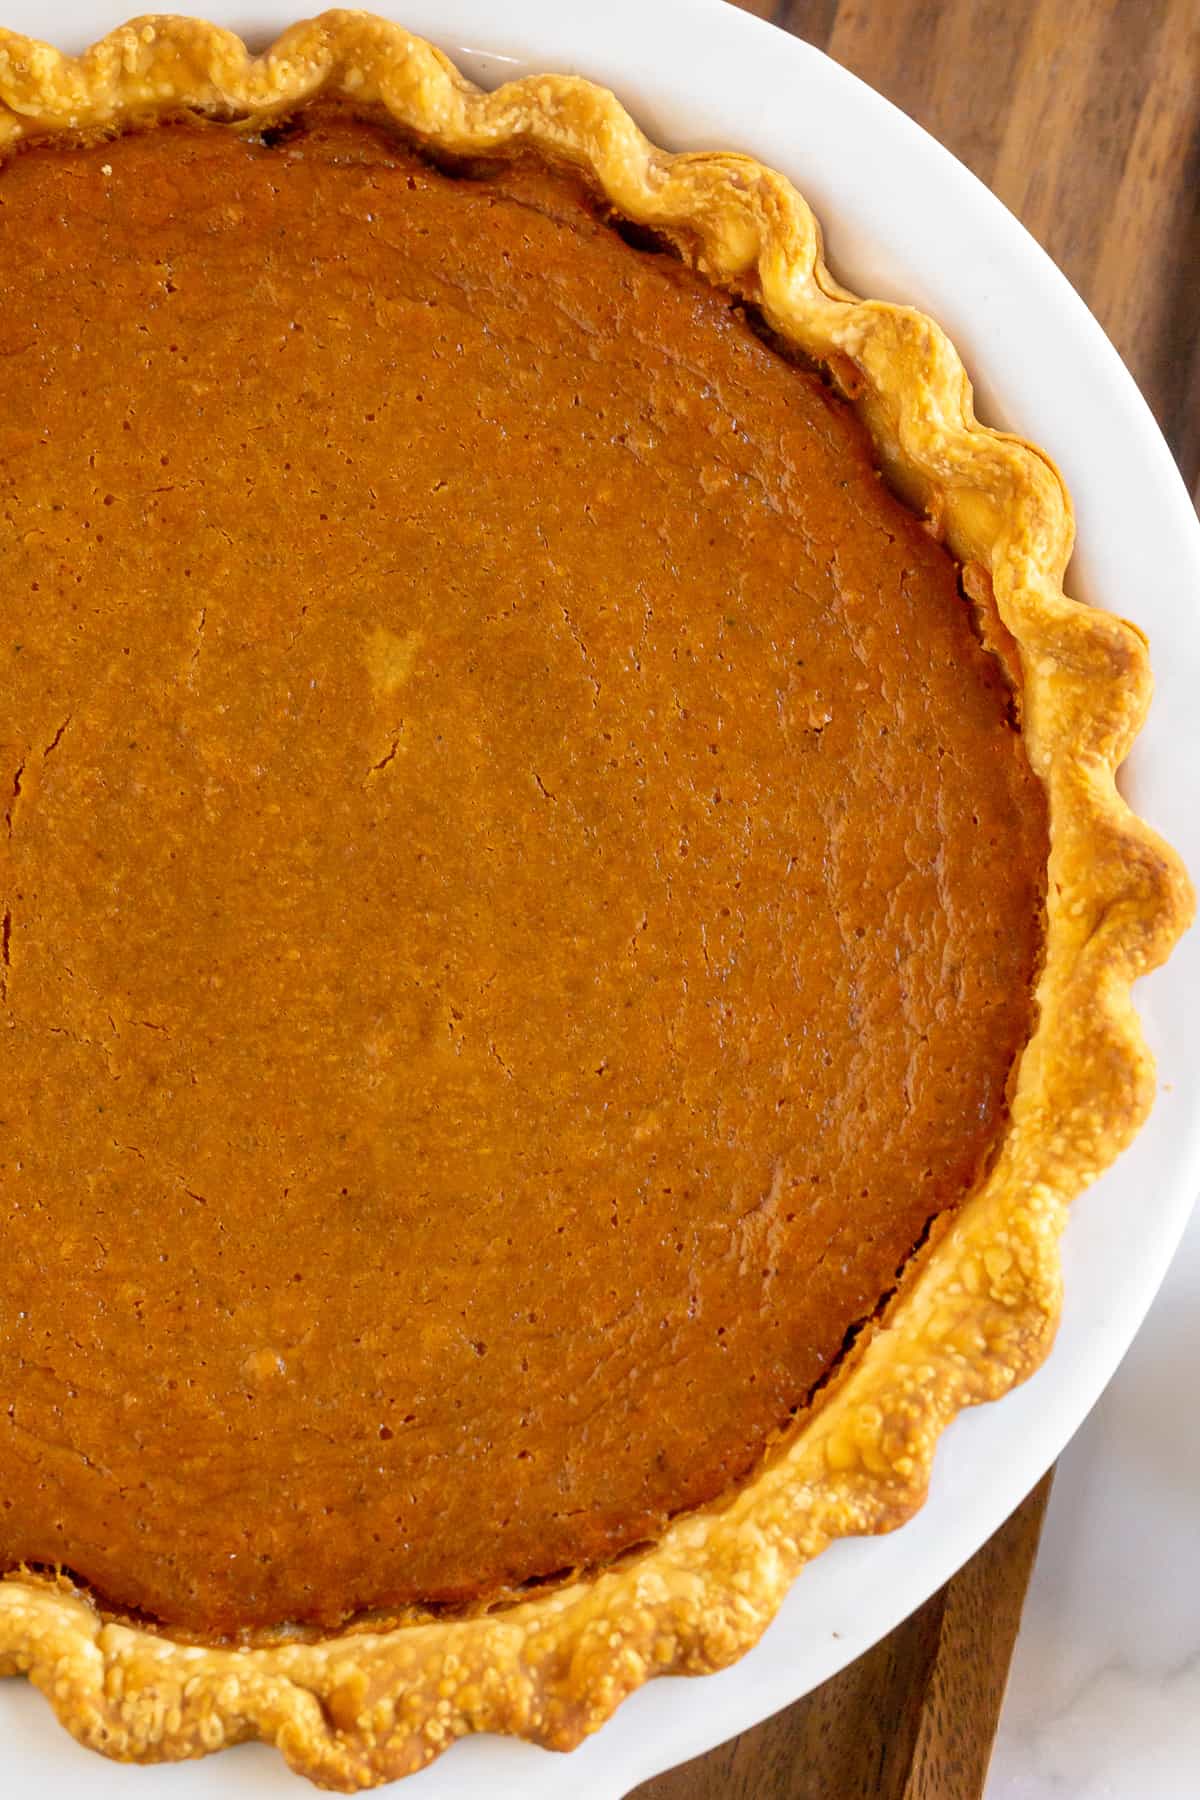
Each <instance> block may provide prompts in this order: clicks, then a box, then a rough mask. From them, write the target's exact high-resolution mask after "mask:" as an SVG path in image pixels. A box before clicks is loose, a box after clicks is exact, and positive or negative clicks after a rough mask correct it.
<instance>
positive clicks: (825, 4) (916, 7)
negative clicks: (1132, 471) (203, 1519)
mask: <svg viewBox="0 0 1200 1800" xmlns="http://www.w3.org/2000/svg"><path fill="white" fill-rule="evenodd" d="M735 3H737V4H741V5H743V6H744V7H745V9H746V10H747V11H749V12H754V13H757V14H758V16H759V17H760V18H766V19H770V20H772V21H773V22H774V23H775V24H776V25H777V26H780V27H782V28H783V29H784V30H787V31H792V32H795V33H796V35H797V36H799V37H802V38H806V39H807V40H808V41H809V42H810V43H813V44H816V45H817V46H818V48H820V49H822V50H825V51H827V52H828V53H829V54H830V55H831V56H832V57H834V58H835V59H836V60H837V61H838V62H840V63H844V64H845V66H846V67H847V68H848V69H851V70H853V71H854V73H855V74H856V75H861V76H862V77H863V79H864V80H865V81H868V82H869V83H870V84H871V86H872V87H874V88H877V89H878V90H879V92H880V93H883V94H886V95H887V96H888V98H889V99H890V100H894V101H895V102H896V104H897V105H898V106H901V107H903V109H904V110H905V112H907V113H910V114H911V115H912V117H913V118H915V119H916V120H918V122H919V123H920V124H922V125H924V126H925V127H926V129H927V130H929V131H931V132H932V133H933V135H934V136H935V137H937V138H940V139H941V141H942V143H944V144H946V145H947V146H948V147H949V148H950V149H951V150H953V151H954V153H955V155H956V156H958V157H960V158H961V159H962V161H963V162H965V163H966V164H967V165H968V167H969V168H971V169H973V170H974V171H975V173H976V174H977V175H979V176H981V177H982V178H983V180H984V181H986V182H987V183H988V185H989V186H990V187H991V188H993V189H994V191H995V192H996V193H997V194H998V195H999V196H1000V198H1001V199H1002V200H1003V201H1004V202H1005V203H1006V205H1008V206H1009V207H1011V208H1012V210H1013V212H1015V213H1016V214H1017V216H1018V217H1019V218H1020V219H1022V220H1023V221H1024V223H1025V224H1026V225H1027V226H1028V227H1029V229H1030V230H1031V231H1032V232H1033V234H1034V236H1035V237H1036V238H1038V239H1039V240H1040V242H1041V243H1042V244H1044V245H1045V247H1046V249H1047V250H1049V252H1050V254H1051V256H1053V257H1054V259H1055V261H1056V262H1057V263H1058V264H1059V266H1060V267H1061V268H1062V269H1063V270H1064V271H1065V272H1066V274H1067V275H1068V276H1069V277H1070V279H1071V281H1072V282H1073V283H1074V284H1075V286H1076V287H1077V288H1078V290H1079V292H1080V293H1081V294H1082V295H1083V297H1084V299H1085V300H1086V301H1087V302H1088V304H1089V306H1090V307H1091V308H1092V311H1093V312H1094V313H1095V314H1096V316H1097V317H1098V318H1099V320H1100V322H1101V324H1102V325H1103V326H1104V327H1105V329H1106V331H1107V332H1108V334H1109V336H1110V337H1111V338H1112V339H1113V341H1114V343H1115V344H1116V346H1117V348H1118V350H1119V351H1120V352H1121V354H1122V356H1123V357H1124V358H1125V361H1126V362H1127V363H1128V365H1129V367H1130V368H1131V369H1132V371H1133V373H1134V375H1135V377H1136V378H1137V380H1138V382H1139V384H1140V385H1141V388H1142V391H1143V393H1144V394H1145V395H1146V398H1147V399H1148V400H1149V402H1150V405H1151V406H1152V407H1153V409H1154V411H1155V413H1156V414H1157V417H1158V420H1159V423H1160V424H1161V426H1162V428H1163V431H1164V432H1165V433H1166V436H1167V440H1168V442H1169V443H1170V444H1171V447H1172V449H1173V450H1174V451H1175V454H1176V456H1177V457H1178V458H1179V462H1180V466H1181V468H1182V470H1183V474H1184V479H1185V480H1186V481H1187V483H1188V486H1189V488H1190V489H1191V492H1192V494H1193V496H1194V498H1195V499H1196V502H1197V504H1198V505H1200V0H783V3H782V4H774V0H735ZM1131 605H1132V602H1131ZM1050 1479H1051V1478H1050V1477H1049V1476H1047V1477H1046V1479H1045V1480H1044V1481H1043V1482H1042V1483H1041V1484H1040V1485H1039V1486H1038V1487H1037V1488H1036V1489H1035V1490H1034V1492H1033V1493H1032V1494H1031V1495H1030V1496H1029V1498H1028V1499H1027V1500H1026V1501H1025V1503H1024V1505H1023V1506H1021V1507H1020V1508H1018V1510H1017V1512H1016V1513H1014V1515H1013V1517H1012V1518H1011V1519H1010V1520H1009V1521H1008V1523H1007V1524H1006V1525H1004V1526H1003V1527H1002V1528H1001V1530H1000V1531H998V1532H997V1534H996V1536H995V1537H994V1538H993V1539H992V1540H991V1542H990V1543H989V1544H987V1545H985V1546H984V1548H983V1549H982V1550H981V1551H980V1552H979V1554H978V1555H977V1556H976V1557H975V1558H974V1559H973V1560H972V1561H971V1562H969V1563H968V1564H967V1566H966V1568H964V1569H963V1570H961V1571H960V1573H959V1574H958V1575H957V1576H956V1577H955V1578H954V1580H953V1581H951V1582H950V1583H949V1585H948V1586H947V1587H945V1588H943V1590H942V1591H941V1593H940V1594H936V1595H934V1597H933V1598H932V1599H931V1600H930V1601H928V1602H927V1603H926V1605H925V1606H923V1607H921V1609H920V1610H919V1611H918V1612H916V1613H914V1614H913V1616H912V1618H910V1619H908V1620H907V1621H906V1622H905V1623H904V1624H903V1625H901V1626H899V1627H898V1628H897V1630H895V1631H894V1632H893V1633H892V1634H891V1636H890V1637H888V1638H885V1639H884V1641H883V1642H882V1643H881V1644H878V1645H876V1647H875V1648H874V1649H873V1650H871V1651H869V1652H868V1653H867V1654H866V1655H865V1656H863V1657H860V1659H859V1660H858V1661H857V1662H856V1663H853V1664H852V1665H851V1666H850V1667H849V1668H848V1669H846V1670H844V1671H843V1673H842V1674H841V1675H838V1676H835V1677H834V1679H833V1680H832V1681H828V1682H826V1683H825V1685H824V1686H823V1687H821V1688H818V1689H817V1690H816V1692H815V1693H812V1694H810V1695H808V1696H807V1698H806V1699H804V1700H801V1701H799V1702H797V1704H796V1705H795V1706H792V1707H790V1708H789V1709H788V1710H787V1711H786V1712H783V1713H780V1714H778V1715H777V1716H776V1717H775V1718H774V1719H770V1720H768V1721H767V1723H766V1724H765V1725H760V1726H758V1727H757V1728H756V1729H755V1730H753V1731H748V1732H745V1733H744V1734H743V1735H742V1736H741V1737H740V1738H735V1739H734V1740H733V1741H732V1742H731V1743H729V1744H725V1745H722V1746H721V1748H720V1749H718V1750H714V1751H712V1752H711V1753H710V1754H709V1755H708V1756H704V1757H700V1758H698V1759H697V1760H696V1761H695V1762H692V1763H687V1764H685V1765H684V1766H683V1767H682V1768H680V1769H676V1770H674V1771H673V1772H672V1773H671V1774H669V1775H663V1776H659V1777H658V1778H657V1779H656V1780H654V1781H650V1782H647V1783H646V1784H645V1785H644V1786H642V1787H640V1788H637V1789H636V1790H635V1795H636V1800H980V1796H981V1795H982V1794H983V1791H984V1785H985V1782H986V1777H987V1765H988V1760H989V1758H990V1755H991V1747H992V1741H993V1739H994V1737H995V1732H996V1725H997V1721H998V1719H999V1714H1000V1704H1001V1701H1002V1699H1003V1695H1004V1687H1005V1682H1006V1680H1007V1674H1008V1666H1009V1660H1010V1658H1011V1655H1012V1649H1013V1644H1014V1642H1015V1639H1016V1634H1017V1627H1018V1623H1019V1621H1020V1615H1021V1607H1022V1603H1023V1601H1024V1597H1025V1590H1026V1586H1027V1584H1028V1581H1029V1577H1030V1574H1031V1572H1032V1568H1033V1561H1034V1556H1035V1553H1036V1549H1037V1540H1038V1534H1039V1532H1040V1530H1041V1522H1042V1515H1043V1513H1044V1511H1045V1506H1046V1500H1047V1497H1048V1495H1049V1491H1050Z"/></svg>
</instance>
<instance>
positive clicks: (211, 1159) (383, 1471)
mask: <svg viewBox="0 0 1200 1800" xmlns="http://www.w3.org/2000/svg"><path fill="white" fill-rule="evenodd" d="M626 235H627V236H628V235H629V234H626ZM0 352H2V355H0V369H2V371H3V373H2V376H0V382H2V392H3V400H4V404H3V408H2V409H0V446H2V455H0V481H2V483H3V506H4V515H5V524H6V529H5V555H4V579H3V584H2V587H0V616H2V620H3V624H2V629H0V669H2V679H3V691H4V697H5V703H4V707H3V713H2V717H0V758H2V762H0V792H2V794H3V810H4V813H5V818H4V820H3V822H2V823H0V912H2V916H3V929H2V951H3V961H2V963H0V987H2V990H3V997H2V1002H0V1024H2V1027H3V1029H2V1030H0V1095H2V1100H0V1125H2V1129H0V1200H2V1202H3V1208H4V1221H5V1245H6V1255H5V1257H4V1259H3V1262H2V1264H0V1388H2V1390H3V1392H4V1394H5V1395H6V1396H7V1397H8V1398H7V1403H6V1406H5V1407H4V1409H3V1410H2V1411H0V1467H2V1469H3V1473H4V1481H3V1508H2V1510H0V1567H5V1568H12V1567H15V1566H17V1565H19V1564H21V1563H23V1562H32V1563H38V1564H59V1563H61V1564H63V1565H65V1566H67V1567H68V1568H70V1569H71V1570H72V1571H74V1572H76V1573H77V1575H78V1576H79V1577H80V1578H82V1579H83V1580H85V1581H87V1582H88V1583H90V1584H91V1585H92V1586H93V1587H94V1589H95V1590H96V1592H97V1593H98V1594H99V1595H100V1596H102V1597H103V1599H104V1600H105V1601H106V1602H108V1603H109V1604H111V1605H114V1606H118V1607H127V1608H134V1609H138V1610H139V1611H141V1612H144V1613H146V1614H148V1615H151V1616H152V1617H154V1618H156V1619H158V1620H160V1621H162V1622H164V1623H166V1624H168V1625H172V1626H175V1627H177V1628H180V1629H184V1630H187V1631H192V1632H198V1633H202V1634H220V1633H226V1632H231V1631H237V1630H244V1629H250V1628H253V1627H260V1626H266V1625H271V1624H274V1623H278V1622H281V1621H296V1622H304V1623H310V1624H314V1625H320V1626H330V1625H334V1624H336V1623H338V1622H339V1621H342V1620H344V1619H345V1618H347V1617H348V1616H350V1615H352V1614H354V1613H355V1612H356V1611H358V1610H360V1609H363V1608H368V1607H377V1608H388V1607H393V1608H395V1607H401V1606H404V1605H407V1604H410V1603H433V1602H456V1603H457V1602H469V1601H479V1600H486V1599H488V1598H489V1597H492V1596H495V1595H499V1594H504V1593H505V1592H508V1591H510V1590H511V1589H513V1588H514V1587H516V1586H517V1585H519V1584H521V1583H523V1582H526V1581H528V1580H531V1579H534V1578H538V1577H545V1576H547V1575H550V1574H553V1573H554V1572H556V1571H561V1570H563V1569H569V1568H574V1567H578V1566H581V1565H587V1564H594V1563H596V1562H598V1561H602V1560H604V1559H606V1558H609V1557H611V1556H613V1555H615V1554H617V1553H619V1552H620V1551H621V1550H622V1549H623V1548H625V1547H627V1546H629V1545H630V1544H632V1543H634V1542H636V1541H639V1540H642V1539H645V1538H648V1537H652V1536H654V1535H655V1533H656V1532H657V1531H659V1530H660V1528H661V1527H662V1525H663V1523H664V1521H665V1520H666V1519H667V1518H668V1517H669V1516H670V1515H671V1514H673V1513H675V1512H677V1511H679V1510H680V1509H683V1508H687V1507H692V1506H695V1505H697V1504H698V1503H700V1502H703V1501H705V1500H708V1499H710V1498H712V1497H714V1496H716V1495H718V1494H720V1493H721V1492H722V1491H723V1490H725V1489H726V1488H728V1487H729V1486H730V1484H731V1483H733V1482H735V1481H737V1480H738V1479H739V1478H741V1477H743V1476H744V1475H745V1474H746V1473H747V1472H748V1471H749V1470H751V1469H752V1468H753V1467H754V1466H755V1464H756V1462H757V1461H758V1460H759V1459H760V1458H761V1456H762V1454H763V1452H764V1450H765V1449H766V1448H767V1446H768V1445H769V1444H770V1443H771V1441H772V1440H773V1439H774V1437H775V1436H776V1435H777V1434H778V1433H779V1432H780V1431H781V1430H782V1429H783V1428H784V1427H785V1426H786V1424H787V1422H788V1421H789V1419H790V1418H791V1416H792V1415H793V1414H794V1413H795V1411H796V1410H797V1409H799V1408H802V1407H804V1406H805V1405H806V1403H807V1401H808V1399H809V1397H810V1395H811V1394H812V1391H813V1389H814V1387H815V1386H816V1385H817V1384H818V1383H820V1382H821V1381H822V1380H823V1378H825V1377H826V1376H828V1374H829V1373H830V1371H831V1370H832V1369H833V1368H834V1367H835V1365H836V1363H837V1360H838V1358H839V1355H840V1353H841V1351H842V1347H843V1343H844V1340H845V1338H846V1335H847V1331H848V1329H850V1328H852V1327H853V1326H854V1324H855V1323H856V1322H857V1321H859V1320H861V1319H863V1318H864V1317H866V1316H869V1315H870V1314H871V1313H872V1312H873V1311H874V1310H875V1308H876V1307H877V1306H878V1304H879V1302H880V1298H881V1296H882V1295H884V1294H885V1293H887V1292H888V1291H889V1290H891V1289H892V1288H893V1287H894V1285H895V1283H896V1280H897V1275H898V1271H899V1270H900V1269H901V1268H902V1267H903V1265H904V1264H905V1262H906V1260H907V1259H908V1257H909V1256H910V1254H911V1252H912V1250H913V1247H914V1245H915V1244H916V1243H918V1241H919V1240H920V1239H921V1236H922V1233H923V1232H924V1230H925V1229H926V1226H927V1224H928V1222H929V1221H930V1220H931V1219H933V1218H936V1217H937V1216H939V1215H941V1214H943V1213H945V1212H947V1211H948V1210H949V1209H952V1208H954V1207H955V1206H956V1205H958V1204H959V1203H960V1202H961V1201H962V1199H963V1198H964V1196H965V1195H966V1194H967V1193H968V1192H969V1191H970V1190H971V1189H972V1187H973V1186H974V1185H975V1184H976V1183H977V1181H978V1179H979V1177H980V1174H981V1171H982V1170H984V1169H985V1168H986V1167H987V1165H988V1161H989V1158H990V1157H991V1155H992V1154H993V1153H994V1150H995V1147H996V1145H997V1143H998V1141H999V1138H1000V1136H1001V1134H1002V1132H1003V1129H1004V1125H1005V1121H1006V1117H1007V1094H1008V1089H1009V1084H1010V1078H1011V1075H1012V1071H1013V1068H1014V1063H1015V1060H1016V1058H1017V1057H1018V1055H1019V1053H1020V1050H1021V1048H1022V1046H1023V1044H1024V1043H1025V1041H1026V1039H1027V1037H1028V1035H1029V1032H1030V1028H1031V1022H1032V1007H1033V1002H1032V984H1033V980H1034V977H1035V975H1036V971H1037V966H1038V962H1039V957H1040V950H1041V933H1042V895H1043V886H1044V871H1045V864H1046V857H1047V827H1046V809H1045V803H1044V797H1043V793H1042V789H1041V787H1040V785H1039V783H1038V782H1037V780H1036V779H1035V777H1034V775H1033V774H1032V772H1031V770H1030V768H1029V765H1028V762H1027V760H1026V757H1025V754H1024V749H1023V745H1022V741H1021V737H1020V734H1019V731H1017V730H1015V729H1014V727H1013V723H1012V719H1011V711H1012V707H1011V691H1010V688H1009V684H1008V680H1007V678H1006V675H1005V672H1004V670H1003V668H1002V667H1001V664H1000V662H999V661H998V659H997V658H996V657H995V656H994V655H993V654H991V653H990V652H989V651H988V650H987V649H986V648H985V647H984V646H983V644H982V643H981V642H980V639H979V637H978V635H977V633H976V631H975V629H974V623H973V619H972V615H971V608H970V606H969V605H968V603H967V602H966V601H964V599H963V597H962V594H961V591H960V585H959V579H958V570H957V568H956V566H955V564H954V562H953V561H952V560H951V558H950V557H949V555H948V554H947V553H946V552H945V551H944V550H943V549H942V548H941V546H940V545H938V544H937V543H936V542H934V541H933V539H932V538H931V537H930V535H929V534H928V533H927V532H926V530H924V529H923V528H922V526H921V524H920V523H919V522H918V521H917V520H916V519H915V518H914V517H913V516H912V515H911V514H910V513H909V512H908V511H906V510H905V508H904V507H903V506H901V505H900V503H899V502H898V501H896V500H895V499H894V498H893V497H892V495H891V494H890V493H889V492H888V491H887V490H886V488H885V487H884V486H883V484H882V482H881V480H880V478H879V476H878V475H877V473H876V471H875V469H874V467H873V464H872V460H871V454H870V446H869V443H868V441H867V440H866V438H865V436H864V434H863V432H862V430H861V429H860V427H859V425H858V424H857V422H856V420H855V419H854V417H853V415H852V414H851V412H850V411H849V409H848V408H847V407H846V406H845V405H844V403H843V402H841V401H840V400H839V399H838V398H837V397H836V396H835V395H834V394H832V393H831V392H830V390H829V388H828V387H827V385H825V384H824V383H823V382H822V380H821V379H820V378H819V377H818V376H817V375H815V374H812V373H809V372H807V371H805V370H803V369H801V368H798V367H796V366H795V365H794V364H792V363H791V362H789V361H787V360H786V359H785V358H784V357H783V356H782V355H781V354H780V353H779V352H778V350H777V349H775V348H773V347H771V346H770V345H769V344H768V343H766V342H764V341H763V339H762V337H761V335H759V334H758V333H757V332H756V331H755V329H754V327H753V324H752V322H751V321H749V320H748V319H747V318H746V316H745V314H744V313H743V311H741V310H740V309H739V308H738V307H737V306H735V305H733V304H731V302H730V299H729V297H728V296H727V295H724V294H722V293H720V292H718V291H716V290H715V289H713V288H712V287H710V286H709V285H708V284H706V282H705V281H704V280H703V279H702V278H701V277H700V276H698V275H696V274H694V273H692V272H691V271H690V270H689V269H688V268H686V267H685V265H684V264H683V263H682V262H681V261H680V260H678V259H677V258H676V257H674V256H673V255H669V254H661V253H655V251H654V250H653V249H652V248H639V247H637V246H636V244H633V243H630V242H627V241H626V240H625V237H623V236H622V234H621V231H620V230H619V229H618V228H616V227H615V226H614V224H613V223H612V222H611V220H609V219H608V218H607V217H606V216H605V214H604V213H603V211H602V210H601V209H600V208H599V207H598V206H597V204H596V203H595V201H594V199H593V197H592V195H591V194H590V192H589V190H588V189H587V188H586V187H585V186H584V185H583V183H582V182H581V180H579V179H578V178H576V177H575V176H574V175H572V174H569V173H566V172H563V171H555V170H552V169H550V168H548V167H546V166H544V165H542V164H541V163H539V162H537V161H535V160H533V159H528V160H525V161H518V162H515V163H514V162H508V163H497V164H495V165H492V166H490V167H487V168H478V167H473V168H472V169H470V170H469V171H465V172H463V171H460V172H457V173H449V172H446V171H442V170H439V169H437V168H435V167H433V166H431V165H430V164H429V163H428V162H427V161H425V160H423V159H422V158H421V157H420V156H419V155H418V154H416V153H415V152H414V151H413V150H411V149H410V148H409V147H407V146H406V145H405V143H404V142H403V141H402V140H401V139H400V138H399V136H398V135H397V134H396V133H395V132H394V131H392V130H390V129H387V128H385V127H383V126H381V125H379V124H377V123H375V122H373V121H370V120H368V119H366V118H364V117H359V116H356V115H354V114H351V113H349V112H346V111H342V110H338V109H335V108H332V107H323V108H313V109H311V110H310V111H309V112H307V113H305V114H303V115H301V116H300V117H299V119H298V120H296V121H293V122H292V123H291V124H290V125H289V126H287V127H285V128H283V129H281V130H278V131H273V132H268V133H267V134H265V136H248V135H246V134H245V133H244V132H242V133H239V132H237V131H235V130H233V129H230V128H229V127H227V126H222V125H219V124H212V123H202V122H199V121H195V120H189V121H180V122H176V123H172V124H169V125H163V126H160V127H157V128H155V129H152V130H146V131H144V132H141V133H133V134H129V135H126V136H123V137H120V138H117V139H115V140H109V141H100V142H92V143H89V144H82V145H81V144H76V143H72V144H64V143H50V142H41V143H38V144H35V145H33V146H32V147H30V148H28V149H27V150H24V151H22V152H21V153H20V154H18V155H16V156H15V157H14V158H13V159H12V160H11V162H10V163H9V165H8V166H7V167H6V168H5V169H4V170H3V172H2V173H0Z"/></svg>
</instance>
